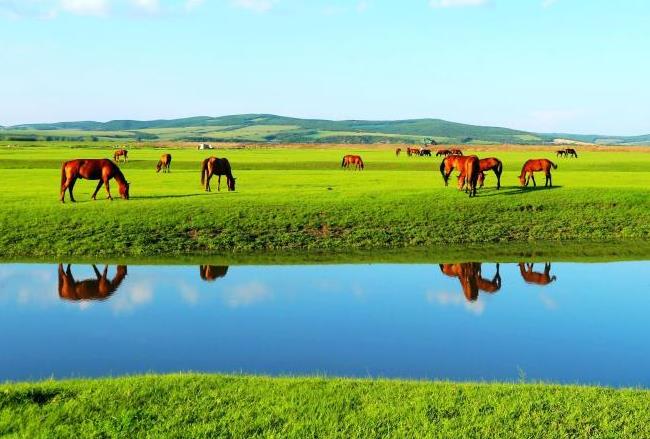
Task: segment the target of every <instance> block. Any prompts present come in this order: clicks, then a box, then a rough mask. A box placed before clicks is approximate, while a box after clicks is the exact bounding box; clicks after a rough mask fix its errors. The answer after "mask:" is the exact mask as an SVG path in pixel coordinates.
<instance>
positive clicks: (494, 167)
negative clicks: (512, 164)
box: [458, 157, 503, 190]
mask: <svg viewBox="0 0 650 439" xmlns="http://www.w3.org/2000/svg"><path fill="white" fill-rule="evenodd" d="M479 166H480V168H481V172H480V173H479V175H478V184H479V187H483V185H484V183H485V171H494V175H496V177H497V190H499V189H501V174H502V173H503V163H502V162H501V160H499V159H498V158H495V157H489V158H486V159H481V160H479ZM464 186H465V174H464V173H462V172H461V174H460V175H459V176H458V188H459V189H462V188H463V187H464Z"/></svg>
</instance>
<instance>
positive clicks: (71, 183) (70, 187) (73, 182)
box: [68, 178, 77, 203]
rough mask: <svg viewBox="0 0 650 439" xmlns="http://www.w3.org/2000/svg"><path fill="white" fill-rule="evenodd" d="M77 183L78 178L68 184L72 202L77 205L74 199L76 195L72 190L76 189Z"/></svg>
mask: <svg viewBox="0 0 650 439" xmlns="http://www.w3.org/2000/svg"><path fill="white" fill-rule="evenodd" d="M76 182H77V179H76V178H73V179H71V180H70V184H68V192H70V201H72V202H73V203H75V202H76V201H77V200H75V199H74V195H73V194H72V190H73V189H74V184H75V183H76Z"/></svg>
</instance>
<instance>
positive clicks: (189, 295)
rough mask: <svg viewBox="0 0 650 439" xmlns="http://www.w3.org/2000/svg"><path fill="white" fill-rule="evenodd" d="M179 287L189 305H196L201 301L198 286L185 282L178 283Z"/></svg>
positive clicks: (182, 296)
mask: <svg viewBox="0 0 650 439" xmlns="http://www.w3.org/2000/svg"><path fill="white" fill-rule="evenodd" d="M178 289H179V291H180V292H181V298H182V299H183V300H184V301H185V303H187V304H189V305H196V304H197V303H198V302H199V292H198V291H197V290H196V288H194V287H191V286H189V285H188V284H187V283H185V282H179V283H178Z"/></svg>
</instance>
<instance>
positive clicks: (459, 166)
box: [440, 155, 485, 191]
mask: <svg viewBox="0 0 650 439" xmlns="http://www.w3.org/2000/svg"><path fill="white" fill-rule="evenodd" d="M471 157H473V158H475V159H476V160H478V157H476V156H475V155H467V156H460V155H450V156H447V157H445V158H444V159H443V160H442V162H441V163H440V173H441V174H442V179H443V180H444V182H445V186H448V185H449V176H450V175H451V173H452V172H453V171H454V169H456V170H458V171H459V172H460V175H459V176H458V190H461V191H462V190H463V188H465V185H466V183H469V180H468V179H466V178H465V175H466V174H465V164H466V163H467V161H468V160H469V159H470V158H471ZM481 174H482V172H481V170H480V161H479V172H478V175H477V176H476V181H477V183H478V180H479V178H481ZM483 178H485V177H484V176H483Z"/></svg>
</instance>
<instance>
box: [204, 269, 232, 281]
mask: <svg viewBox="0 0 650 439" xmlns="http://www.w3.org/2000/svg"><path fill="white" fill-rule="evenodd" d="M227 273H228V267H227V266H223V267H222V266H218V265H201V266H200V267H199V275H200V276H201V279H203V280H205V281H208V282H212V281H215V280H217V279H219V278H222V277H224V276H225V275H226V274H227Z"/></svg>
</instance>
